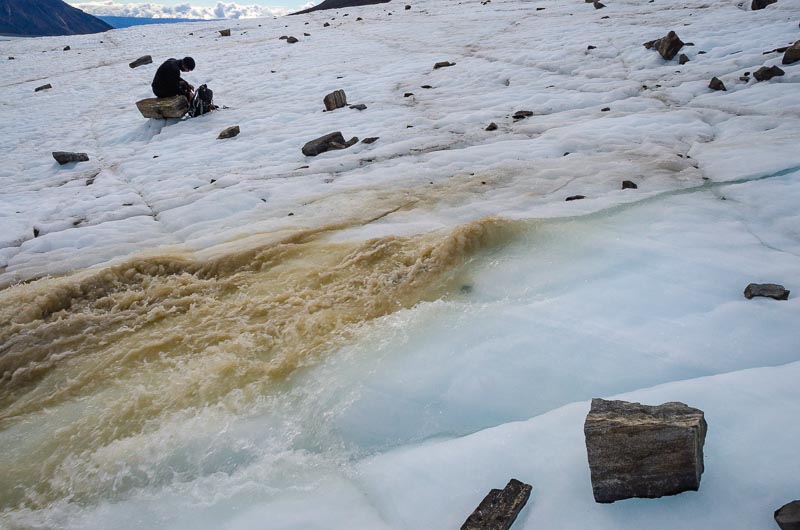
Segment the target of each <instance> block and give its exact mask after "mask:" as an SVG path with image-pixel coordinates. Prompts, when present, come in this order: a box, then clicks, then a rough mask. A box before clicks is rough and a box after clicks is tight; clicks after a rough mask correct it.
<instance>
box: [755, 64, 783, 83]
mask: <svg viewBox="0 0 800 530" xmlns="http://www.w3.org/2000/svg"><path fill="white" fill-rule="evenodd" d="M785 73H786V72H784V71H783V70H781V69H780V68H778V67H777V66H769V67H767V66H762V67H761V68H759V69H758V70H756V71H755V72H753V77H755V78H756V81H769V80H770V79H772V78H773V77H777V76H781V75H783V74H785Z"/></svg>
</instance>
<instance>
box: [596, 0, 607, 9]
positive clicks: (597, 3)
mask: <svg viewBox="0 0 800 530" xmlns="http://www.w3.org/2000/svg"><path fill="white" fill-rule="evenodd" d="M604 7H606V5H605V4H603V3H600V2H597V1H596V0H595V2H594V8H595V9H603V8H604Z"/></svg>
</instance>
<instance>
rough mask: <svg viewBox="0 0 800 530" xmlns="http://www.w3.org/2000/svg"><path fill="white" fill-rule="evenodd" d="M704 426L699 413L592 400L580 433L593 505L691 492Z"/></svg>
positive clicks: (676, 406)
mask: <svg viewBox="0 0 800 530" xmlns="http://www.w3.org/2000/svg"><path fill="white" fill-rule="evenodd" d="M707 429H708V427H707V425H706V421H705V418H704V414H703V411H702V410H698V409H695V408H691V407H689V406H687V405H685V404H684V403H678V402H670V403H664V404H663V405H659V406H655V407H654V406H648V405H641V404H639V403H629V402H626V401H606V400H604V399H593V400H592V408H591V411H590V412H589V414H588V415H587V416H586V421H585V423H584V425H583V432H584V435H585V437H586V451H587V454H588V458H589V470H590V472H591V477H592V492H593V493H594V499H595V501H596V502H599V503H610V502H614V501H618V500H622V499H629V498H633V497H641V498H656V497H662V496H664V495H676V494H678V493H682V492H684V491H697V490H698V489H699V488H700V476H701V475H702V474H703V444H704V443H705V438H706V431H707Z"/></svg>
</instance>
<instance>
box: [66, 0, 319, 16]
mask: <svg viewBox="0 0 800 530" xmlns="http://www.w3.org/2000/svg"><path fill="white" fill-rule="evenodd" d="M70 4H71V5H73V6H75V7H77V8H78V9H81V10H83V11H85V12H87V13H90V14H92V15H95V16H111V17H140V18H197V19H217V18H233V19H237V18H258V17H271V16H276V15H286V14H288V13H291V12H293V11H296V10H295V9H289V8H286V7H265V6H257V5H239V4H236V3H234V2H230V3H228V2H217V5H216V6H214V7H201V6H193V5H191V4H190V3H185V4H178V5H174V6H165V5H161V4H153V3H144V4H138V3H137V4H132V3H118V2H113V1H105V2H70ZM309 5H310V4H309Z"/></svg>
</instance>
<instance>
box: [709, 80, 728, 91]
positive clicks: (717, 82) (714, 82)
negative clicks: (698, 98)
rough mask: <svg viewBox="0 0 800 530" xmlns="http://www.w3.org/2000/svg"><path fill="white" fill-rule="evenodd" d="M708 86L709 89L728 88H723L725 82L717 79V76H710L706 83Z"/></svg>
mask: <svg viewBox="0 0 800 530" xmlns="http://www.w3.org/2000/svg"><path fill="white" fill-rule="evenodd" d="M708 88H710V89H711V90H728V89H727V88H725V83H723V82H722V81H720V80H719V78H718V77H712V78H711V82H710V83H708Z"/></svg>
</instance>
